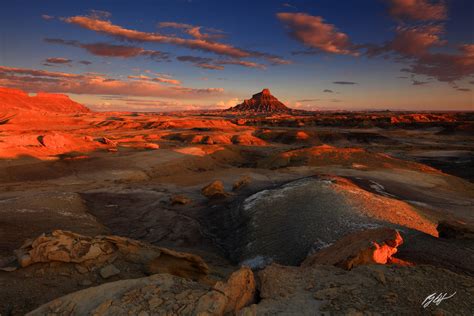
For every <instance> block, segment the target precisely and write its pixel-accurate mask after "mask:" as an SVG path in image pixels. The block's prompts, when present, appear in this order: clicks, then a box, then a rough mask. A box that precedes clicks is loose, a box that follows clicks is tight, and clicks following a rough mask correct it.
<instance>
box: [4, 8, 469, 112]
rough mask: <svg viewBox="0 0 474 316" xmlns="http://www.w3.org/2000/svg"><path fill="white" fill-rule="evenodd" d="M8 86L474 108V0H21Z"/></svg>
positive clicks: (141, 103) (130, 105) (11, 25)
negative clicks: (261, 95) (265, 90)
mask: <svg viewBox="0 0 474 316" xmlns="http://www.w3.org/2000/svg"><path fill="white" fill-rule="evenodd" d="M1 8H2V9H1V10H0V86H4V87H12V88H19V89H22V90H25V91H28V92H30V93H35V92H39V91H42V92H51V93H65V94H68V95H69V96H70V97H71V98H72V99H73V100H76V101H78V102H80V103H83V104H85V105H87V106H88V107H90V108H92V109H94V110H99V111H157V112H159V111H180V110H201V109H214V108H219V109H222V108H227V107H230V106H234V105H236V104H238V103H240V102H242V100H244V99H248V98H250V97H251V95H252V94H254V93H257V92H259V91H261V90H262V89H263V88H269V89H270V90H271V92H272V94H273V95H274V96H276V97H277V98H279V99H280V100H281V101H282V102H284V103H285V104H286V105H287V106H289V107H293V108H298V109H304V110H334V109H338V110H361V109H382V110H385V109H391V110H474V94H473V91H474V39H473V37H474V1H472V0H445V1H435V0H358V1H352V0H346V1H344V0H339V1H337V0H336V1H335V0H312V1H297V0H294V1H277V0H259V1H237V0H236V1H230V0H229V1H223V0H221V1H210V0H208V1H207V0H174V1H171V0H170V1H160V0H155V1H152V0H141V1H140V0H135V1H123V0H113V1H112V0H109V1H63V0H57V1H53V0H51V1H50V0H31V1H24V0H17V1H3V2H2V5H1Z"/></svg>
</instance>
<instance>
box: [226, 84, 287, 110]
mask: <svg viewBox="0 0 474 316" xmlns="http://www.w3.org/2000/svg"><path fill="white" fill-rule="evenodd" d="M227 111H238V112H261V113H263V112H265V113H268V112H271V113H275V112H279V113H283V112H290V111H291V109H290V108H288V107H287V106H286V105H284V104H283V103H281V102H280V101H279V100H278V99H277V98H275V97H274V96H273V95H272V94H271V93H270V90H269V89H263V90H262V92H259V93H257V94H254V95H253V96H252V98H251V99H248V100H245V101H244V102H242V103H241V104H238V105H236V106H234V107H231V108H229V109H227Z"/></svg>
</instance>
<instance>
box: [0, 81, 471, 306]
mask: <svg viewBox="0 0 474 316" xmlns="http://www.w3.org/2000/svg"><path fill="white" fill-rule="evenodd" d="M0 102H1V103H0V104H1V106H2V108H1V109H2V120H1V126H0V133H1V134H0V140H1V142H0V156H1V161H0V175H1V177H0V179H1V183H0V192H1V193H0V203H1V204H0V205H1V210H0V212H1V221H0V228H1V229H0V231H1V234H2V238H1V240H0V255H1V261H0V264H1V267H2V268H1V269H2V271H1V272H0V282H1V284H2V286H1V287H0V298H1V304H0V306H2V311H1V312H2V314H5V315H9V314H12V315H19V314H23V313H25V312H29V311H32V310H34V311H33V312H32V314H33V315H37V314H38V315H43V314H51V313H53V314H60V315H69V314H77V315H80V314H81V315H82V314H87V313H91V314H94V313H95V314H97V315H102V314H104V315H121V314H127V313H130V312H131V313H132V314H137V315H138V314H140V313H142V314H143V315H145V314H144V313H148V314H154V313H158V314H172V313H176V314H193V313H196V312H198V311H199V312H206V313H210V314H223V313H237V312H239V311H240V312H241V313H248V314H252V313H257V314H261V313H262V314H275V313H277V314H278V313H289V314H292V313H300V312H302V313H307V314H311V313H312V312H314V311H326V312H330V313H339V312H344V313H350V312H351V311H352V310H365V311H370V312H371V313H385V312H387V311H389V312H390V311H392V312H394V313H395V312H400V311H401V312H402V313H405V312H406V313H409V312H410V311H412V310H420V311H421V310H422V307H421V306H420V301H423V299H424V298H425V297H426V296H427V295H429V294H431V293H433V292H435V291H437V290H438V289H445V291H451V290H452V291H453V292H454V291H456V292H457V294H456V295H457V296H459V299H456V298H455V297H453V298H451V299H450V300H446V301H444V302H443V303H444V304H443V305H444V308H448V309H449V308H454V309H455V310H456V311H460V312H461V313H468V312H469V310H471V308H472V301H469V300H464V299H462V297H463V295H466V296H465V297H471V298H472V294H473V292H472V290H473V288H474V287H473V285H474V283H473V279H472V275H473V273H474V270H473V267H474V256H473V254H474V252H473V248H472V236H473V230H472V223H473V220H474V219H473V213H472V205H473V201H474V186H473V184H472V180H473V174H472V159H473V157H472V150H473V148H472V146H473V134H472V131H473V126H474V122H473V120H474V115H473V114H472V113H459V112H449V113H447V112H445V113H427V112H423V113H401V112H390V111H379V112H376V111H375V112H305V111H296V110H290V109H288V108H287V107H285V105H283V104H282V103H280V102H279V101H278V99H277V98H276V97H274V96H272V95H271V92H270V90H268V89H264V90H262V91H261V92H256V93H255V95H254V96H253V97H252V98H250V99H249V100H248V101H245V102H244V103H243V104H242V105H239V106H237V107H233V108H230V109H228V110H224V111H209V112H181V113H167V114H161V113H131V112H93V111H91V110H89V109H88V108H87V107H85V106H83V105H81V104H79V103H76V102H74V101H73V100H71V99H70V98H68V97H67V96H65V95H54V94H46V93H42V94H37V95H34V96H30V95H28V94H27V93H25V92H23V91H20V90H15V89H8V88H2V89H1V90H0ZM70 293H71V294H70ZM67 294H70V295H67ZM65 295H67V296H65ZM48 302H49V303H48ZM43 304H44V305H43ZM40 306H41V307H40Z"/></svg>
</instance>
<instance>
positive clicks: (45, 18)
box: [41, 14, 54, 21]
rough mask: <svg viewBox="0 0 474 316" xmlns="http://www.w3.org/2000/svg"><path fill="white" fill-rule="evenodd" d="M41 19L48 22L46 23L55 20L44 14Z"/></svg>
mask: <svg viewBox="0 0 474 316" xmlns="http://www.w3.org/2000/svg"><path fill="white" fill-rule="evenodd" d="M41 18H42V19H43V20H46V21H49V20H54V16H52V15H49V14H43V15H41Z"/></svg>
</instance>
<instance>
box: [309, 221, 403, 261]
mask: <svg viewBox="0 0 474 316" xmlns="http://www.w3.org/2000/svg"><path fill="white" fill-rule="evenodd" d="M402 243H403V238H402V236H401V235H400V233H399V232H398V231H396V230H395V229H390V228H376V229H367V230H363V231H360V232H356V233H353V234H349V235H347V236H345V237H343V238H341V239H339V240H338V241H337V242H335V243H334V244H332V245H331V246H329V247H327V248H324V249H321V250H319V251H318V252H316V253H315V254H313V255H310V256H309V257H308V258H306V260H305V261H303V263H302V266H311V265H315V264H328V265H334V266H337V267H340V268H343V269H346V270H350V269H352V268H353V267H355V266H358V265H363V264H386V263H388V262H390V260H391V259H392V255H394V254H395V253H396V252H397V247H398V246H399V245H401V244H402Z"/></svg>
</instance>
